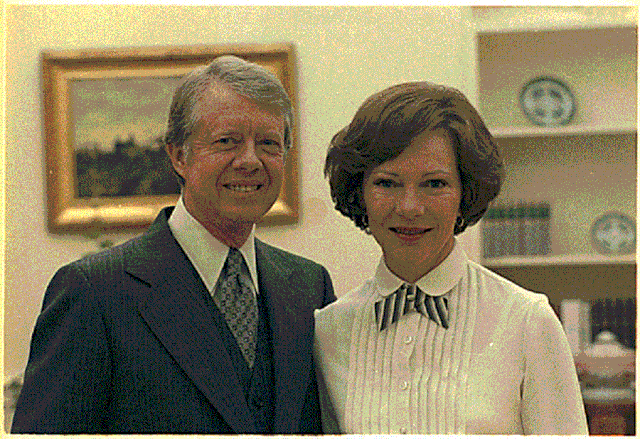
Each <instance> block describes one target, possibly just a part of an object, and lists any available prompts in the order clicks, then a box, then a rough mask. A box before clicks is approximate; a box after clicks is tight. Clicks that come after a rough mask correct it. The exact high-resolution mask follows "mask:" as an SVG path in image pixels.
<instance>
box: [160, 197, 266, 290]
mask: <svg viewBox="0 0 640 439" xmlns="http://www.w3.org/2000/svg"><path fill="white" fill-rule="evenodd" d="M169 228H170V229H171V232H172V233H173V236H174V237H175V238H176V241H178V244H180V247H182V249H183V250H184V252H185V253H186V254H187V257H188V258H189V260H190V261H191V263H192V264H193V266H194V267H195V269H196V271H197V272H198V274H199V275H200V278H201V279H202V281H203V282H204V284H205V286H206V287H207V290H209V292H212V291H213V289H214V288H215V286H216V281H217V280H218V277H220V273H221V272H222V267H223V266H224V262H225V260H226V259H227V254H228V253H229V247H228V246H227V245H226V244H223V243H222V242H220V241H219V240H218V239H216V238H215V237H214V236H213V235H212V234H211V233H209V232H208V231H207V229H205V227H204V226H203V225H202V224H200V222H198V220H196V219H195V218H194V217H193V216H192V215H191V214H190V213H189V212H188V211H187V209H186V207H185V205H184V201H183V200H182V197H180V198H178V202H177V203H176V207H175V209H174V210H173V212H172V213H171V216H170V217H169ZM238 250H240V253H242V256H244V259H245V261H246V262H247V266H248V267H249V273H250V274H251V280H252V282H253V286H254V288H255V291H256V292H258V282H257V280H258V270H257V264H256V251H255V225H254V226H253V228H252V229H251V233H250V234H249V237H248V238H247V240H246V241H245V243H244V244H243V245H242V247H240V248H239V249H238Z"/></svg>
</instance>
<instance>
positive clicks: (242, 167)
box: [170, 85, 284, 230]
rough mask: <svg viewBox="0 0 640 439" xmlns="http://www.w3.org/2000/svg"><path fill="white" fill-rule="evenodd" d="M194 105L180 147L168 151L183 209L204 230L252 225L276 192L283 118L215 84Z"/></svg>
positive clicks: (280, 174) (281, 157)
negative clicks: (193, 118) (195, 113)
mask: <svg viewBox="0 0 640 439" xmlns="http://www.w3.org/2000/svg"><path fill="white" fill-rule="evenodd" d="M199 106H200V107H199V108H198V110H199V113H200V118H199V121H198V123H197V124H196V126H195V128H194V131H193V134H192V135H191V136H190V137H189V138H188V139H187V141H186V142H185V145H184V148H182V149H181V150H176V149H175V148H170V156H171V160H172V162H173V166H174V168H175V169H176V171H177V172H178V173H179V174H180V175H181V176H182V177H183V178H184V179H185V184H184V187H183V192H182V195H183V199H184V203H185V206H186V208H187V210H188V211H189V213H191V215H193V216H194V217H195V218H196V219H197V220H198V221H200V222H201V223H202V224H203V225H204V226H205V227H207V228H208V229H210V226H211V227H214V228H222V229H227V228H229V227H237V226H242V225H248V224H251V225H253V224H254V223H255V222H257V221H258V220H259V219H260V218H262V216H263V215H264V214H265V213H267V211H268V210H269V209H270V208H271V206H272V205H273V204H274V203H275V201H276V199H277V198H278V195H279V194H280V187H281V186H282V179H283V173H284V117H283V116H281V115H279V114H277V113H276V112H274V111H272V110H267V109H264V108H261V107H259V106H258V105H256V104H255V103H254V102H252V101H251V100H249V99H247V98H244V97H242V96H240V95H238V94H236V93H234V92H233V91H231V90H229V89H228V88H226V87H221V86H216V85H214V86H213V87H212V88H211V89H209V90H208V91H207V92H206V94H205V96H204V98H203V99H202V101H201V102H200V103H199ZM210 230H211V229H210Z"/></svg>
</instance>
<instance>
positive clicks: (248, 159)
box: [233, 140, 262, 172]
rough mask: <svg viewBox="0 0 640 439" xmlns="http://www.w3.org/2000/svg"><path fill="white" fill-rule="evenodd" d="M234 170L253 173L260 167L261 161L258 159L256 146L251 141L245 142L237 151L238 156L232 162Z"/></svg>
mask: <svg viewBox="0 0 640 439" xmlns="http://www.w3.org/2000/svg"><path fill="white" fill-rule="evenodd" d="M233 166H234V168H236V169H239V170H243V171H248V172H253V171H255V170H257V169H260V168H261V167H262V161H261V160H260V157H258V151H257V150H256V144H255V142H254V141H253V140H249V141H245V142H244V143H243V144H242V145H241V147H240V148H239V149H238V154H237V155H236V158H235V159H234V161H233Z"/></svg>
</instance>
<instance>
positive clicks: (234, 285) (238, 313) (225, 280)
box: [214, 248, 258, 367]
mask: <svg viewBox="0 0 640 439" xmlns="http://www.w3.org/2000/svg"><path fill="white" fill-rule="evenodd" d="M243 266H245V267H246V264H245V261H244V258H243V257H242V253H240V251H239V250H238V249H236V248H230V249H229V255H228V256H227V261H226V263H225V266H224V267H223V269H222V275H221V279H220V282H219V283H218V287H217V289H216V292H215V294H214V296H215V297H217V299H218V301H217V303H218V307H219V308H220V311H221V312H222V314H223V315H224V318H225V319H226V320H227V325H228V326H229V329H230V330H231V332H232V333H233V336H234V337H235V339H236V341H237V342H238V346H239V347H240V350H241V351H242V355H243V356H244V359H245V360H246V361H247V363H248V364H249V367H253V363H254V361H255V357H256V339H257V338H256V333H257V328H258V302H257V300H256V297H255V294H254V293H253V289H252V285H251V281H250V279H247V278H246V275H245V274H244V273H243V270H242V269H243ZM247 271H248V270H247Z"/></svg>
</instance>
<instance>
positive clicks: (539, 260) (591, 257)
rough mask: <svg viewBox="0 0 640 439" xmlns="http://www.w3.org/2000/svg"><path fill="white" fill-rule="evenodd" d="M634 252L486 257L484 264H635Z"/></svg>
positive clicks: (497, 265) (532, 265) (523, 265)
mask: <svg viewBox="0 0 640 439" xmlns="http://www.w3.org/2000/svg"><path fill="white" fill-rule="evenodd" d="M635 263H636V255H635V254H634V253H631V254H625V255H601V254H574V255H571V254H566V255H545V256H504V257H500V258H489V259H485V260H484V262H483V265H485V266H486V267H488V268H497V267H526V266H529V267H543V266H558V267H559V266H576V265H582V266H589V265H625V264H635Z"/></svg>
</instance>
